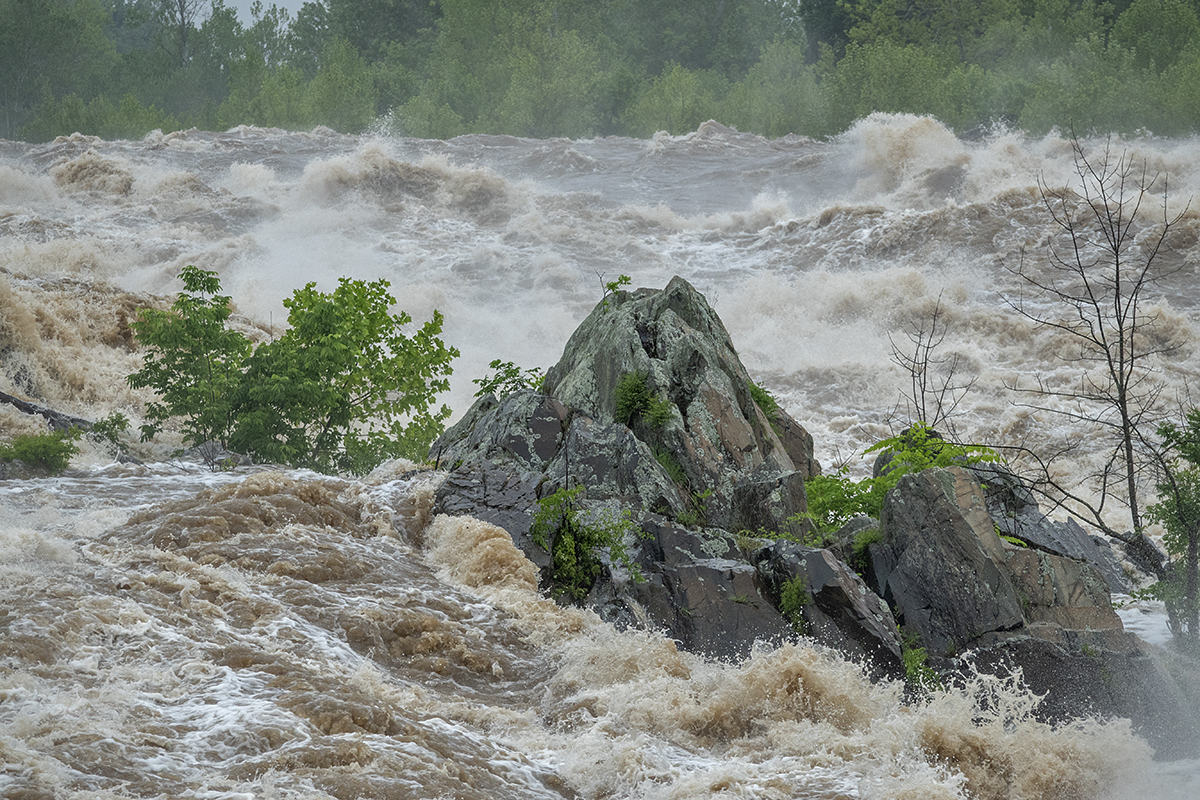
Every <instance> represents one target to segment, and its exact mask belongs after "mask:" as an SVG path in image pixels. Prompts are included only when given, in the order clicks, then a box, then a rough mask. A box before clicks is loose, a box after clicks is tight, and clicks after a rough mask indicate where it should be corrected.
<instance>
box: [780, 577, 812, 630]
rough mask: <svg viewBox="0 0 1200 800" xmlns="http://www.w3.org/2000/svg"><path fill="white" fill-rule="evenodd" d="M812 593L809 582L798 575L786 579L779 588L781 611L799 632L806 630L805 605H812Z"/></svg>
mask: <svg viewBox="0 0 1200 800" xmlns="http://www.w3.org/2000/svg"><path fill="white" fill-rule="evenodd" d="M812 601H813V598H812V593H811V592H810V591H809V590H808V583H807V582H806V581H805V580H804V578H803V577H802V576H799V575H797V576H796V577H794V578H791V579H790V580H787V581H784V584H783V586H782V587H780V590H779V613H780V614H783V618H784V619H786V620H787V621H788V622H790V623H791V624H792V627H793V628H795V629H796V631H797V632H799V633H801V634H803V633H804V632H805V624H804V606H807V605H812Z"/></svg>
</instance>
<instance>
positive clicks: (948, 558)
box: [869, 467, 1024, 656]
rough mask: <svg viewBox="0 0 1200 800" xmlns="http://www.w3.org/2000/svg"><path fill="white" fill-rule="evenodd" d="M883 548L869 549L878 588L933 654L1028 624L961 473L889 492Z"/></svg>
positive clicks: (918, 479)
mask: <svg viewBox="0 0 1200 800" xmlns="http://www.w3.org/2000/svg"><path fill="white" fill-rule="evenodd" d="M880 524H881V527H882V530H883V535H884V541H883V542H882V543H880V544H873V545H871V546H870V548H869V553H870V558H871V562H872V568H873V569H872V571H873V574H874V576H875V580H876V581H877V582H878V583H877V585H876V586H875V587H874V588H875V590H876V592H877V593H879V594H880V595H881V596H882V597H883V598H884V599H885V600H887V602H888V603H889V604H890V605H891V607H892V609H893V610H894V611H895V613H896V617H897V620H898V621H899V623H900V624H901V625H902V626H904V627H905V628H907V629H910V630H912V631H913V632H914V633H917V634H919V636H920V639H921V642H922V644H923V646H924V647H925V648H926V650H927V651H928V652H929V653H930V654H931V655H939V656H944V655H951V654H953V653H956V652H959V651H961V650H963V649H965V648H966V647H969V646H970V645H972V644H974V643H976V642H977V641H979V640H980V639H981V638H982V637H984V636H985V635H986V634H989V633H995V632H1001V631H1012V630H1016V629H1018V628H1020V627H1021V626H1022V625H1023V624H1024V619H1023V617H1022V614H1021V601H1020V598H1019V596H1018V594H1017V590H1016V586H1015V585H1014V583H1013V579H1012V575H1011V574H1010V573H1009V571H1008V570H1007V569H1005V568H1004V567H1003V564H1004V562H1005V555H1004V544H1005V543H1004V542H1003V540H1001V539H1000V537H999V536H998V535H997V534H996V531H995V526H994V525H993V523H992V518H991V516H989V515H988V512H987V508H986V505H985V503H984V497H983V490H982V489H981V488H980V486H979V482H978V481H977V480H975V479H974V477H972V476H971V474H970V473H969V472H967V471H965V470H963V469H961V468H958V467H952V468H949V469H928V470H925V471H923V472H919V473H915V474H909V475H905V476H903V477H902V478H900V482H899V483H898V484H897V485H896V486H895V488H893V489H892V491H890V492H888V495H887V498H886V499H885V500H884V504H883V512H882V515H881V519H880Z"/></svg>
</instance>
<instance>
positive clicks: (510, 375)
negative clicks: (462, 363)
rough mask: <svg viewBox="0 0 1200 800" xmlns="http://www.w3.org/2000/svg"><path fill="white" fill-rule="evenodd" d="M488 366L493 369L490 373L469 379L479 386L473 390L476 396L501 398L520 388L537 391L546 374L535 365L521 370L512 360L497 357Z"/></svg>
mask: <svg viewBox="0 0 1200 800" xmlns="http://www.w3.org/2000/svg"><path fill="white" fill-rule="evenodd" d="M488 366H489V367H491V368H492V369H493V370H494V372H493V373H492V374H491V375H488V376H487V377H484V378H473V379H472V380H471V383H473V384H475V385H476V386H478V387H479V391H477V392H475V396H476V397H483V396H484V395H485V394H494V395H496V397H498V398H501V399H503V398H505V397H508V396H509V395H510V394H512V393H513V392H518V391H520V390H522V389H533V390H534V391H537V390H539V389H541V388H542V382H543V381H544V380H545V379H546V376H545V375H544V374H542V371H541V370H540V369H538V368H537V367H531V368H530V369H527V370H522V369H521V368H520V367H518V366H517V365H516V364H514V363H513V362H511V361H501V360H500V359H498V358H497V359H496V360H494V361H493V362H492V363H490V364H488Z"/></svg>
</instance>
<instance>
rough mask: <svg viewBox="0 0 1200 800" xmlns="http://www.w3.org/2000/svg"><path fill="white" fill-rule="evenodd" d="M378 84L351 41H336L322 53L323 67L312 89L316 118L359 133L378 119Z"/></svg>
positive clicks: (346, 131)
mask: <svg viewBox="0 0 1200 800" xmlns="http://www.w3.org/2000/svg"><path fill="white" fill-rule="evenodd" d="M375 98H376V92H375V82H374V81H373V80H372V78H371V72H370V69H369V68H368V67H367V64H366V62H365V61H363V59H362V58H361V57H360V56H359V55H358V53H357V52H355V50H354V48H353V47H352V46H351V45H350V43H349V42H348V41H346V40H345V39H342V38H340V37H338V38H334V40H333V41H331V42H330V43H329V44H328V45H327V46H326V47H325V50H324V51H323V52H322V53H321V67H320V69H319V70H318V71H317V76H316V77H315V78H313V80H312V83H310V84H309V86H308V103H309V108H310V110H311V112H312V115H313V119H314V121H315V122H318V123H320V124H322V125H328V126H329V127H330V128H333V129H334V130H336V131H340V132H342V133H359V132H360V131H362V130H364V129H366V127H367V126H368V125H370V124H371V122H372V121H373V120H374V119H375Z"/></svg>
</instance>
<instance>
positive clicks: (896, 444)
mask: <svg viewBox="0 0 1200 800" xmlns="http://www.w3.org/2000/svg"><path fill="white" fill-rule="evenodd" d="M878 452H886V453H888V454H889V455H890V456H891V459H890V460H889V461H888V463H887V465H886V466H885V467H884V469H883V472H882V474H881V475H879V476H878V477H873V478H865V479H863V480H861V481H855V480H852V479H851V478H849V477H847V473H848V472H849V468H848V467H845V466H843V467H842V468H841V469H840V470H838V472H837V473H835V474H834V475H817V476H815V477H813V478H811V479H810V480H808V481H807V482H806V483H805V488H806V490H807V493H808V512H807V514H806V516H807V517H808V518H809V519H811V520H812V521H813V522H814V523H815V524H816V525H817V527H818V528H819V529H820V530H821V531H825V532H827V533H832V532H834V531H837V530H838V529H840V528H841V527H842V526H843V525H845V524H846V523H847V522H849V521H850V520H851V519H853V518H854V517H856V516H859V515H860V514H861V515H865V516H868V517H875V518H878V517H879V515H880V513H881V511H882V510H883V499H884V497H885V496H886V495H887V493H888V491H889V490H890V489H891V488H892V487H893V486H895V485H896V484H897V483H898V482H899V481H900V478H901V477H903V476H904V475H907V474H909V473H910V472H921V471H922V470H925V469H929V468H931V467H949V466H966V465H970V464H978V463H981V462H994V461H998V460H999V456H997V455H996V453H995V451H994V450H992V449H991V448H989V447H984V446H982V445H974V444H959V443H956V442H950V441H946V440H945V439H942V438H940V437H938V436H937V435H936V434H935V433H934V431H933V430H932V429H931V428H930V427H929V426H927V425H925V424H924V423H920V422H918V423H916V424H915V425H913V426H912V427H911V428H910V429H909V430H907V431H905V432H904V433H902V434H900V435H899V436H893V437H891V438H889V439H884V440H883V441H881V442H878V443H876V444H874V445H872V446H871V447H868V448H867V449H866V450H865V451H864V452H863V455H869V454H871V453H878Z"/></svg>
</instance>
